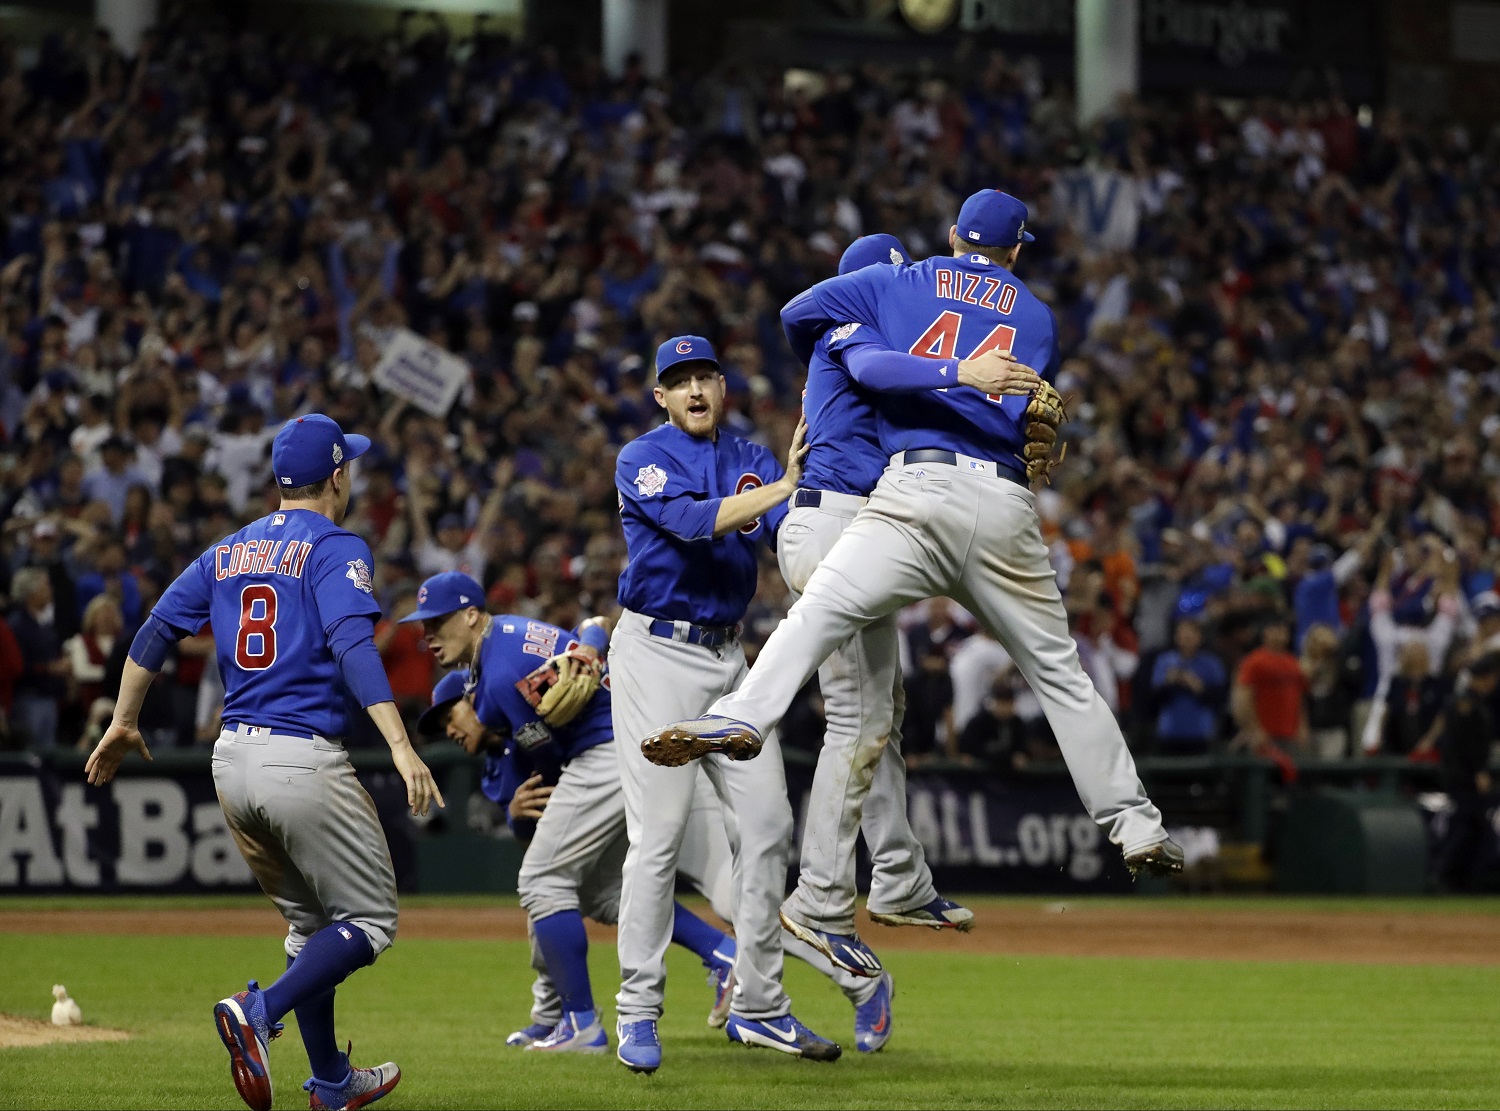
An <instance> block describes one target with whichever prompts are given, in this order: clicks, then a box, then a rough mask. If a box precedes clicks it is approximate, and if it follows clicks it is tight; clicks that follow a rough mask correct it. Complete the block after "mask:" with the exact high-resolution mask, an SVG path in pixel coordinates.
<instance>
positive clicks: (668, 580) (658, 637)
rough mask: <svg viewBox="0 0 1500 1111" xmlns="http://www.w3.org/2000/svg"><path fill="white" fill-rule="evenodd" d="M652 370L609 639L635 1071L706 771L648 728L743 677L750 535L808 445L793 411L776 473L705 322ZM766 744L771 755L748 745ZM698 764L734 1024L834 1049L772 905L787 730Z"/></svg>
mask: <svg viewBox="0 0 1500 1111" xmlns="http://www.w3.org/2000/svg"><path fill="white" fill-rule="evenodd" d="M656 374H657V384H656V389H655V397H656V401H657V404H659V405H660V406H662V408H664V409H665V410H666V411H667V415H668V418H669V421H668V423H666V424H664V425H662V426H660V427H659V428H655V429H653V430H652V431H650V432H648V433H646V434H645V435H644V436H641V437H639V438H638V439H636V440H633V441H632V442H630V443H629V444H626V445H625V447H624V448H622V449H621V451H620V455H619V460H618V462H617V464H616V467H615V487H616V489H617V490H618V492H619V496H620V516H621V519H622V521H623V524H624V530H625V546H626V551H627V554H628V561H627V564H626V567H625V571H624V573H623V574H622V575H621V576H620V586H619V599H620V604H621V605H622V606H623V607H624V612H623V613H622V614H621V615H620V619H619V622H618V624H617V626H616V628H615V632H614V637H613V641H612V646H611V649H610V675H611V683H612V691H611V694H612V696H613V701H614V724H615V736H616V737H619V738H621V739H622V743H621V746H620V749H621V750H620V779H621V783H622V785H623V787H624V794H625V815H626V822H627V826H628V828H629V832H630V850H629V852H628V853H627V854H626V856H625V873H624V887H623V892H622V895H621V899H620V933H619V949H620V972H621V979H622V983H621V985H620V994H619V996H618V1003H619V1021H620V1044H619V1050H618V1056H619V1058H620V1060H621V1061H622V1062H623V1063H624V1064H625V1065H627V1066H628V1067H629V1068H631V1069H633V1070H635V1071H638V1072H653V1071H655V1070H656V1069H657V1068H658V1067H659V1066H660V1065H661V1041H660V1038H659V1036H658V1033H657V1021H658V1020H659V1019H660V1017H661V1014H662V1002H663V988H664V986H665V983H666V967H665V963H664V960H663V958H664V955H665V953H666V948H667V943H668V940H669V938H670V936H671V920H672V890H673V883H674V880H675V877H676V874H677V868H678V860H679V855H680V852H681V849H682V845H683V840H684V836H685V834H686V831H687V828H688V820H689V816H690V814H691V810H692V803H693V792H694V784H695V782H696V779H697V776H696V771H695V769H693V768H691V767H678V768H666V767H658V766H656V765H653V764H651V763H648V762H647V761H646V760H645V759H644V757H643V756H642V755H641V750H640V745H639V739H640V738H644V737H645V736H646V735H647V734H648V733H650V732H651V731H652V730H653V729H655V728H657V727H658V726H660V725H661V724H662V723H663V722H667V721H671V720H673V719H674V718H678V717H683V716H686V715H687V714H691V713H702V712H703V710H705V709H706V708H707V707H708V705H709V704H710V703H711V702H712V701H713V700H714V699H715V698H716V697H718V696H720V695H722V694H725V693H727V692H728V691H731V690H733V689H734V688H735V686H736V685H737V684H738V683H739V682H740V680H741V679H743V678H744V676H745V673H746V671H747V668H746V665H745V655H744V651H743V649H742V648H741V646H740V642H739V629H738V624H739V622H740V620H741V618H743V617H744V615H745V610H746V608H747V606H748V605H749V603H750V599H751V597H752V596H753V595H754V593H755V585H756V570H757V567H756V564H757V558H756V551H757V547H758V545H759V544H760V542H761V541H768V542H769V541H770V540H771V538H772V537H774V535H775V533H776V529H777V528H778V526H779V525H780V524H781V522H782V520H783V518H785V516H786V506H785V503H786V500H787V498H788V496H789V495H790V494H791V492H792V490H794V489H795V488H796V484H797V480H798V478H799V477H800V476H801V472H802V463H801V456H802V453H803V450H804V449H803V445H802V429H801V427H800V426H799V427H798V430H797V436H796V440H795V442H794V443H793V445H792V452H791V455H790V457H789V459H788V463H787V471H786V473H785V474H783V473H782V468H781V467H780V466H779V465H778V464H777V462H776V460H775V459H774V458H773V457H772V456H771V454H770V452H768V451H766V450H765V449H764V448H762V447H760V446H759V445H757V444H754V443H751V442H749V441H747V440H743V439H741V438H739V437H738V436H734V435H732V434H730V433H728V432H726V431H724V430H723V429H722V428H721V427H720V423H721V417H722V414H723V407H724V378H723V376H722V375H721V374H720V373H719V363H718V359H717V358H716V357H715V355H714V351H713V348H712V346H710V345H709V343H708V341H707V340H705V339H703V338H702V337H700V336H677V337H674V338H672V339H669V340H667V341H666V342H665V343H663V344H662V345H661V347H660V348H659V349H658V350H657V353H656ZM762 744H763V745H764V748H765V753H764V755H763V757H762V759H760V760H755V761H752V762H748V763H745V762H739V761H743V760H746V759H747V758H748V757H749V756H751V755H754V753H755V752H756V751H759V748H760V746H761V745H762ZM702 767H703V771H704V772H705V773H706V774H707V776H708V779H709V781H710V782H711V783H712V784H713V787H714V790H715V791H716V792H717V794H718V796H719V799H720V801H721V802H722V803H723V804H724V809H725V812H726V814H727V815H729V816H731V817H732V818H733V819H734V820H735V822H736V823H737V826H738V842H737V844H736V854H735V860H736V871H737V874H738V889H737V896H738V897H737V900H736V912H737V913H736V917H735V932H736V934H737V938H736V940H737V942H738V945H739V952H738V955H737V957H736V960H735V988H734V997H733V1001H732V1003H731V1005H730V1015H729V1021H728V1023H727V1024H726V1029H727V1032H728V1035H729V1038H730V1039H731V1040H732V1041H736V1042H740V1043H743V1044H745V1045H755V1046H767V1047H770V1048H773V1049H778V1050H781V1051H782V1052H785V1053H789V1054H794V1055H797V1056H802V1057H807V1058H811V1059H813V1060H819V1061H832V1060H835V1059H837V1057H838V1056H839V1054H840V1052H841V1051H840V1049H839V1047H838V1045H836V1044H835V1043H833V1042H831V1041H829V1040H827V1039H826V1038H821V1037H819V1036H818V1035H816V1034H814V1033H813V1032H812V1031H811V1030H809V1029H808V1028H807V1027H806V1026H804V1025H803V1024H802V1023H800V1022H798V1021H797V1019H796V1018H794V1017H793V1016H792V1013H791V1000H790V999H789V998H788V997H787V994H786V991H785V990H784V989H783V987H782V984H781V971H782V943H781V929H780V927H779V925H778V924H777V919H776V908H777V907H778V906H779V905H780V903H781V899H782V895H783V894H784V892H785V888H786V866H787V850H788V846H789V845H790V843H791V837H792V807H791V803H790V802H789V801H788V799H787V793H786V774H785V769H784V768H783V767H782V763H781V751H780V748H779V745H778V742H777V739H776V735H775V733H774V732H770V731H768V732H767V733H765V734H764V735H763V737H757V738H756V744H755V746H754V747H753V748H752V747H751V746H743V747H737V748H733V749H731V748H728V747H721V748H718V749H715V750H714V754H713V755H711V756H710V758H709V759H707V760H705V761H703V765H702Z"/></svg>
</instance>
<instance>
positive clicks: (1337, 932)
mask: <svg viewBox="0 0 1500 1111" xmlns="http://www.w3.org/2000/svg"><path fill="white" fill-rule="evenodd" d="M861 918H862V921H861V923H860V934H861V936H862V937H864V938H865V940H867V941H868V942H869V943H870V944H871V945H873V946H874V947H875V948H876V949H877V950H884V949H890V950H929V951H939V950H941V951H948V952H953V953H984V954H992V955H994V954H1001V955H1004V954H1017V955H1033V956H1093V957H1168V958H1177V959H1189V960H1241V961H1330V962H1335V963H1345V964H1482V965H1495V964H1500V916H1495V915H1488V914H1441V913H1431V912H1400V911H1360V910H1355V909H1350V910H1340V911H1302V910H1265V909H1247V910H1236V909H1232V908H1223V907H1216V908H1212V909H1210V908H1206V907H1205V908H1198V907H1192V906H1184V904H1182V903H1165V902H1163V903H1160V904H1151V905H1143V906H1141V907H1139V908H1135V907H1130V908H1122V907H1119V906H1118V905H1108V906H1096V905H1090V904H1089V903H1087V902H1067V903H1026V904H1017V905H1012V906H981V907H979V908H978V909H977V910H976V916H975V927H974V931H973V932H972V933H968V934H960V933H957V932H956V931H941V932H939V931H936V930H925V929H914V928H901V929H892V928H889V927H883V926H878V925H875V924H874V923H872V922H870V921H869V920H868V919H867V918H864V916H863V914H861ZM285 928H286V927H285V925H284V923H283V922H282V920H281V917H280V916H279V915H278V914H277V913H276V911H275V909H274V908H272V906H271V905H270V904H269V903H267V904H266V905H265V906H264V907H244V908H204V909H194V908H177V909H170V910H168V909H163V910H139V909H120V910H112V909H109V908H108V907H107V906H101V907H100V908H98V909H89V910H29V911H24V910H23V911H11V912H5V911H0V932H10V933H47V934H57V933H85V934H126V935H132V934H133V935H141V934H147V935H157V936H161V935H173V934H177V935H195V936H223V935H229V934H232V935H238V936H256V935H265V934H276V933H279V932H281V931H282V930H284V929H285ZM614 934H615V931H614V930H613V929H612V928H610V927H604V926H597V925H595V924H593V923H590V924H589V936H590V937H591V938H592V939H593V940H594V941H596V942H598V943H612V942H613V940H614ZM401 937H403V938H408V939H410V938H430V939H434V940H493V941H522V940H525V938H526V915H525V912H524V911H522V910H521V909H520V908H519V907H514V906H497V907H475V906H472V905H466V906H456V907H442V906H418V907H408V908H404V909H403V910H402V912H401ZM0 1044H3V1043H0Z"/></svg>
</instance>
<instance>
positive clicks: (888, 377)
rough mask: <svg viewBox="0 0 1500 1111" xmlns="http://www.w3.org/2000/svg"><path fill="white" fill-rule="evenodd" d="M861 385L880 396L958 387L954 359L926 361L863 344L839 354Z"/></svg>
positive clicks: (956, 366) (851, 374)
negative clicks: (879, 393) (878, 392)
mask: <svg viewBox="0 0 1500 1111" xmlns="http://www.w3.org/2000/svg"><path fill="white" fill-rule="evenodd" d="M839 354H840V355H841V356H842V359H843V363H844V367H845V369H846V370H848V371H849V375H850V377H852V378H853V379H854V380H855V381H856V382H858V383H859V384H860V385H861V386H864V387H866V388H867V389H872V390H879V391H880V392H881V393H915V392H917V391H919V390H941V389H947V388H951V387H953V386H956V385H958V360H957V359H929V358H927V357H926V356H924V355H907V354H904V353H903V352H900V351H892V350H891V349H890V348H888V347H878V346H876V345H875V344H870V343H865V344H860V345H858V346H856V347H850V348H849V349H848V350H846V351H842V352H839Z"/></svg>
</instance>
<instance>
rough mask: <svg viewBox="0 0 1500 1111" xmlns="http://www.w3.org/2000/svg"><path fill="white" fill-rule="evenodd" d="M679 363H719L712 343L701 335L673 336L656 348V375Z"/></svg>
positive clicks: (715, 364)
mask: <svg viewBox="0 0 1500 1111" xmlns="http://www.w3.org/2000/svg"><path fill="white" fill-rule="evenodd" d="M679 363H712V364H713V365H714V366H718V365H719V357H718V356H717V355H715V354H714V345H713V344H711V343H709V342H708V340H706V339H704V338H703V337H702V336H673V337H672V338H671V339H669V340H667V342H666V343H664V344H662V345H661V346H660V347H658V348H657V349H656V377H657V378H658V379H660V378H661V376H662V375H663V374H665V373H666V372H667V371H668V369H670V368H671V367H674V366H676V365H677V364H679Z"/></svg>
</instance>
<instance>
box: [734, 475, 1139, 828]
mask: <svg viewBox="0 0 1500 1111" xmlns="http://www.w3.org/2000/svg"><path fill="white" fill-rule="evenodd" d="M965 462H966V463H967V462H969V461H965ZM972 464H973V469H972V470H961V469H960V468H958V467H955V466H950V465H947V464H942V463H911V464H905V465H899V464H898V461H897V460H893V461H892V465H891V466H890V467H889V468H887V470H886V472H885V474H884V475H883V476H882V477H881V480H880V483H879V485H878V486H876V488H875V491H874V493H873V494H872V495H871V497H870V501H869V503H868V504H867V505H866V506H865V508H864V509H862V510H861V511H860V512H859V513H858V514H857V515H856V517H855V519H854V521H853V523H852V524H851V525H850V526H849V527H848V529H846V530H845V531H844V534H843V535H842V536H841V537H839V539H838V542H837V543H836V544H835V545H834V546H833V550H832V551H830V552H829V553H828V556H827V557H826V558H825V559H824V560H823V562H822V563H821V564H819V566H818V569H817V570H816V571H815V572H813V574H812V576H811V578H809V579H808V582H807V589H806V590H805V591H804V592H803V594H802V597H801V599H799V600H798V602H797V604H796V605H794V606H793V607H792V610H791V612H790V613H789V614H788V615H787V618H786V620H785V621H783V622H781V624H780V625H779V626H777V628H776V631H775V632H774V633H772V634H771V637H770V639H769V640H768V641H767V642H766V645H765V647H764V648H763V649H762V650H761V653H760V656H759V658H758V659H757V661H756V666H755V670H754V671H752V672H751V673H750V676H749V678H748V679H746V680H745V682H744V684H743V685H741V686H740V687H739V689H738V690H736V691H734V692H733V693H732V694H728V695H726V696H724V697H721V698H720V699H718V701H716V702H715V703H714V704H713V706H712V707H710V708H709V709H708V710H707V711H706V712H707V713H708V714H711V715H722V716H724V717H730V718H736V719H738V720H740V721H745V722H749V723H750V724H752V725H754V726H755V727H756V728H758V729H760V730H762V731H763V732H764V731H767V730H770V729H773V728H775V726H776V723H777V722H779V721H780V720H781V716H782V715H783V714H784V713H786V708H787V707H788V706H789V705H791V702H792V699H793V698H794V697H795V696H796V694H797V691H798V690H799V689H800V688H801V687H802V684H803V683H805V682H807V680H808V678H809V677H810V676H811V675H812V673H813V672H814V671H816V670H817V668H818V666H819V665H820V664H821V663H822V662H823V661H824V660H825V659H827V658H828V656H829V655H830V654H831V653H832V652H833V651H834V649H836V648H837V647H838V646H839V645H840V644H842V643H843V642H844V641H846V640H848V639H849V638H850V637H851V636H853V635H854V634H855V633H856V632H858V631H859V630H861V629H864V628H865V627H866V626H868V625H870V624H871V623H872V622H875V621H878V620H880V619H881V618H884V617H887V616H889V615H891V614H894V613H895V612H896V611H897V610H899V609H900V608H901V607H902V606H906V605H909V604H911V603H912V602H916V601H919V600H921V599H923V598H933V597H949V598H952V599H954V600H955V601H957V602H958V603H959V604H960V605H962V606H964V607H965V608H967V609H968V610H969V611H970V612H971V613H973V614H975V615H976V616H977V617H978V618H979V620H980V622H981V623H982V624H983V625H984V627H985V628H986V629H987V630H988V631H989V633H990V635H992V636H993V637H994V638H995V639H996V640H998V641H999V642H1000V644H1001V646H1002V647H1004V649H1005V650H1006V651H1007V652H1009V653H1010V656H1011V658H1012V659H1013V660H1014V661H1015V663H1016V667H1017V669H1018V670H1019V671H1020V672H1021V674H1022V676H1024V677H1025V679H1026V681H1027V682H1028V683H1029V684H1030V685H1031V689H1032V690H1033V691H1034V692H1035V693H1036V696H1037V699H1038V700H1039V701H1040V702H1041V704H1042V709H1043V711H1044V712H1045V713H1046V715H1047V720H1048V721H1049V722H1050V723H1051V725H1052V729H1053V732H1054V733H1055V734H1056V736H1057V740H1058V744H1059V746H1060V747H1061V749H1062V754H1063V759H1064V760H1065V761H1066V762H1067V765H1068V771H1069V773H1071V775H1072V777H1073V783H1074V785H1075V786H1076V787H1077V789H1078V794H1079V797H1080V798H1081V799H1082V800H1083V804H1084V806H1085V807H1086V808H1087V809H1088V812H1089V814H1090V815H1091V816H1092V817H1093V818H1094V820H1095V821H1097V822H1098V823H1099V824H1100V826H1102V827H1103V828H1104V829H1105V830H1106V831H1107V833H1108V835H1109V838H1110V840H1111V841H1113V842H1114V843H1115V844H1117V845H1119V846H1120V847H1121V849H1123V850H1124V852H1125V853H1127V854H1129V853H1131V852H1134V851H1136V850H1139V849H1143V848H1146V847H1148V846H1150V845H1154V844H1156V843H1157V842H1159V841H1162V840H1164V839H1165V837H1166V831H1165V830H1164V829H1163V828H1162V821H1161V812H1160V811H1159V810H1157V808H1156V807H1155V805H1153V804H1152V802H1151V800H1150V799H1149V798H1147V797H1146V791H1145V788H1144V787H1143V786H1142V785H1141V781H1140V778H1139V776H1138V775H1137V774H1136V769H1135V760H1134V759H1133V758H1132V757H1131V755H1130V750H1129V749H1128V748H1127V747H1126V745H1125V738H1124V736H1123V735H1122V734H1121V732H1120V726H1119V724H1118V723H1117V722H1116V721H1115V718H1114V715H1113V714H1111V713H1110V712H1109V708H1108V707H1107V706H1106V705H1105V704H1104V701H1103V700H1102V699H1101V698H1100V697H1099V693H1098V691H1096V690H1095V689H1094V685H1093V683H1092V682H1090V681H1089V678H1088V676H1087V675H1085V674H1084V671H1083V668H1082V667H1081V666H1080V665H1079V662H1078V650H1077V647H1076V645H1075V644H1074V643H1073V638H1072V636H1071V635H1070V634H1069V632H1068V618H1067V614H1066V612H1065V611H1064V610H1063V604H1062V595H1061V594H1060V593H1059V592H1058V589H1057V581H1056V578H1057V577H1056V575H1055V574H1054V573H1053V571H1052V567H1051V565H1050V564H1049V563H1048V561H1047V547H1046V545H1045V544H1044V543H1043V541H1042V534H1041V527H1040V522H1039V520H1038V518H1037V514H1036V495H1035V494H1033V493H1032V492H1031V491H1030V490H1028V489H1027V488H1026V487H1024V486H1021V485H1019V484H1017V483H1014V482H1011V481H1009V480H1007V479H1004V478H1000V477H998V476H997V475H996V474H995V473H994V471H995V468H994V464H992V463H984V462H983V461H980V460H973V461H972ZM752 763H754V761H752Z"/></svg>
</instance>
